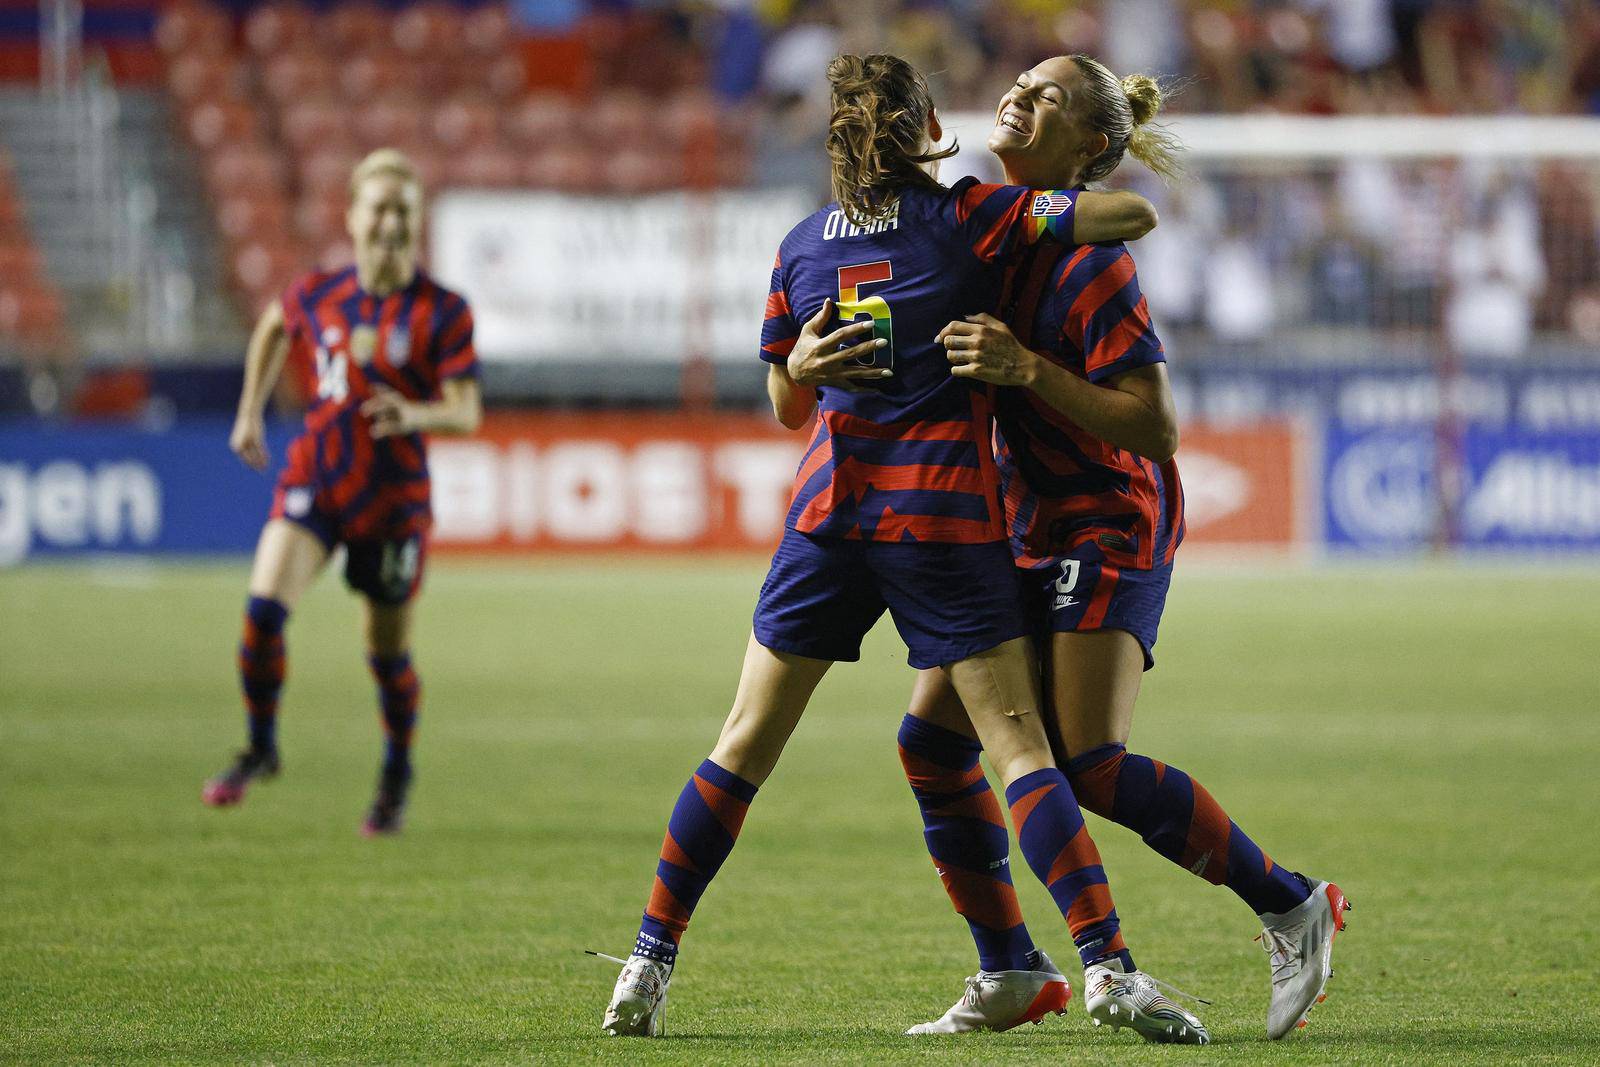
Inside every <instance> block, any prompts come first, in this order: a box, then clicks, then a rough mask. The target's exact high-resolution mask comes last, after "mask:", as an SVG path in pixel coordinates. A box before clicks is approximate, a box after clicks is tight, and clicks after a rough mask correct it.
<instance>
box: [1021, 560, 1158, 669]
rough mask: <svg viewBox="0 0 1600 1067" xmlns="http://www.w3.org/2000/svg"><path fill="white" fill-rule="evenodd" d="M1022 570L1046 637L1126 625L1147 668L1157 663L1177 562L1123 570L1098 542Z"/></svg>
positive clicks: (1033, 613)
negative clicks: (1160, 632) (1159, 635)
mask: <svg viewBox="0 0 1600 1067" xmlns="http://www.w3.org/2000/svg"><path fill="white" fill-rule="evenodd" d="M1018 574H1019V575H1020V576H1021V578H1022V583H1023V596H1024V597H1025V598H1026V601H1027V614H1028V618H1029V620H1031V622H1032V623H1033V626H1034V632H1035V633H1036V634H1038V635H1039V636H1040V637H1041V638H1044V637H1047V636H1048V635H1049V634H1052V633H1089V632H1092V631H1094V630H1126V631H1127V632H1128V633H1130V634H1132V635H1133V636H1134V639H1135V640H1137V641H1138V642H1139V647H1140V648H1141V649H1143V650H1144V669H1145V670H1149V669H1150V668H1151V667H1154V666H1155V665H1156V658H1155V647H1156V629H1157V628H1158V627H1159V626H1160V625H1161V612H1162V611H1163V610H1164V609H1165V608H1166V606H1167V589H1168V588H1169V587H1170V586H1171V585H1172V564H1170V563H1168V564H1166V565H1165V566H1161V567H1155V568H1153V569H1151V570H1137V569H1135V568H1131V567H1130V568H1126V569H1124V568H1121V567H1118V566H1117V565H1116V564H1114V563H1107V562H1106V560H1105V557H1104V555H1103V554H1102V553H1101V551H1100V549H1099V547H1098V546H1096V545H1094V544H1083V545H1080V546H1078V547H1077V548H1075V549H1073V550H1072V551H1071V552H1069V553H1067V554H1066V555H1063V556H1052V557H1051V558H1050V559H1049V560H1048V561H1046V562H1045V563H1042V564H1040V565H1039V566H1037V567H1033V568H1030V569H1027V570H1019V571H1018Z"/></svg>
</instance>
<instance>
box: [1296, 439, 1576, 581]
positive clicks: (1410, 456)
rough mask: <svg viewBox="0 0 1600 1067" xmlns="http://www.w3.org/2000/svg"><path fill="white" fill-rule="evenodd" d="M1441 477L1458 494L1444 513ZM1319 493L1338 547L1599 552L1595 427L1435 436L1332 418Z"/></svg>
mask: <svg viewBox="0 0 1600 1067" xmlns="http://www.w3.org/2000/svg"><path fill="white" fill-rule="evenodd" d="M1441 460H1444V461H1445V462H1441ZM1446 483H1454V484H1455V486H1456V492H1457V498H1456V501H1455V504H1454V506H1453V507H1452V508H1450V509H1448V511H1447V509H1446V507H1445V498H1444V495H1443V493H1442V491H1441V487H1442V485H1444V484H1446ZM1322 498H1323V529H1324V536H1325V539H1326V543H1327V544H1328V546H1329V547H1332V548H1336V549H1338V548H1342V549H1358V550H1363V551H1377V552H1407V551H1415V550H1418V549H1421V548H1423V547H1426V546H1428V545H1430V544H1433V543H1441V542H1442V543H1447V544H1451V545H1455V546H1458V547H1461V548H1469V549H1479V548H1488V549H1501V550H1513V551H1517V550H1520V551H1530V552H1540V551H1552V550H1554V551H1573V550H1581V551H1600V432H1596V431H1592V430H1591V431H1577V432H1574V431H1554V430H1552V431H1538V430H1531V429H1525V428H1521V427H1515V426H1513V427H1499V426H1483V425H1475V424H1474V425H1467V426H1465V427H1463V428H1462V429H1461V430H1460V433H1459V436H1458V437H1454V438H1444V439H1441V438H1440V437H1438V436H1437V435H1436V433H1435V431H1434V430H1433V429H1431V428H1428V427H1417V428H1409V429H1407V428H1401V429H1394V428H1376V429H1374V428H1370V427H1352V426H1350V425H1349V424H1347V423H1345V422H1343V421H1341V420H1338V419H1330V420H1328V421H1327V423H1326V431H1325V433H1324V436H1323V492H1322Z"/></svg>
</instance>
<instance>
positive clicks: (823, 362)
mask: <svg viewBox="0 0 1600 1067" xmlns="http://www.w3.org/2000/svg"><path fill="white" fill-rule="evenodd" d="M833 314H834V310H833V301H832V300H823V302H822V309H821V310H820V311H818V312H817V313H816V314H815V315H813V316H812V317H811V319H810V321H809V322H807V323H806V324H805V326H804V327H802V328H801V330H800V336H799V337H798V338H797V339H796V340H795V343H794V348H793V349H791V350H790V352H789V365H788V370H789V377H790V378H793V379H794V382H795V384H796V385H813V386H815V385H829V386H834V387H838V388H844V389H858V388H860V386H857V385H855V384H854V383H855V382H858V381H878V380H880V379H883V378H892V377H894V371H892V370H889V369H888V368H887V367H873V366H862V365H861V364H862V362H864V361H867V360H870V359H872V358H873V356H874V354H875V353H876V352H877V350H878V349H880V348H883V347H884V346H885V345H887V344H888V343H889V342H888V341H886V340H883V339H882V338H876V339H875V338H873V336H872V323H871V322H870V321H866V322H852V323H849V324H847V325H845V326H841V327H840V328H839V329H837V330H834V331H833V332H832V333H829V334H824V333H822V330H823V328H824V327H826V326H827V325H828V323H829V322H831V321H833ZM862 338H865V340H862ZM851 342H856V343H854V344H851ZM844 344H849V345H850V347H848V348H840V347H839V346H840V345H844Z"/></svg>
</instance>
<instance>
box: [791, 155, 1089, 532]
mask: <svg viewBox="0 0 1600 1067" xmlns="http://www.w3.org/2000/svg"><path fill="white" fill-rule="evenodd" d="M1075 214H1076V194H1069V193H1065V192H1059V191H1054V190H1051V191H1040V190H1033V189H1025V188H1021V187H1018V186H1003V185H982V184H979V183H978V182H977V181H976V180H974V179H971V178H966V179H963V180H962V181H960V182H958V183H957V184H956V185H955V186H953V187H951V188H948V189H946V188H943V187H936V188H934V187H930V188H923V187H918V188H907V189H905V190H904V191H903V192H902V193H901V194H900V197H899V203H898V205H897V208H896V210H895V212H894V214H893V215H891V216H890V217H889V218H888V219H886V220H884V221H882V222H878V223H874V224H872V225H869V226H866V227H858V226H855V225H852V224H851V223H850V222H849V221H848V220H847V219H846V218H845V215H844V213H843V212H842V211H841V210H840V209H839V206H838V205H837V204H830V205H828V206H827V207H825V208H823V209H822V210H820V211H818V212H816V213H815V214H813V215H811V216H810V217H809V218H806V219H805V220H803V221H802V222H801V223H800V224H799V225H797V226H795V227H794V229H793V230H791V231H790V232H789V235H788V236H787V237H786V238H784V240H783V243H782V244H781V245H780V246H779V249H778V257H777V262H776V263H775V264H774V265H773V269H772V287H771V295H770V296H769V297H768V299H767V315H766V322H765V325H764V326H763V328H762V331H761V358H762V359H764V360H766V361H767V362H769V363H779V364H781V363H784V362H785V361H786V359H787V357H788V355H789V353H790V351H792V350H793V348H794V344H795V339H796V337H797V336H798V335H799V333H800V324H801V323H803V322H806V321H807V320H809V319H810V318H811V317H812V316H814V315H815V314H816V313H817V312H818V311H819V310H820V309H821V307H822V304H823V301H824V300H826V299H830V298H831V299H832V300H833V301H834V302H835V303H836V304H837V307H838V311H837V316H838V317H837V318H836V320H835V321H834V322H833V323H832V324H831V325H829V326H828V327H827V329H826V330H825V331H824V332H829V331H831V330H833V329H836V328H838V327H839V326H841V325H843V324H844V323H847V322H850V321H853V320H863V319H871V321H872V322H873V324H874V330H873V333H874V336H876V337H878V338H881V339H883V340H885V341H887V342H888V344H887V346H886V347H884V348H882V349H879V350H878V353H877V355H876V356H875V357H874V363H875V365H876V366H881V367H889V368H891V369H893V371H894V377H892V378H887V379H883V380H881V381H879V380H873V381H867V382H862V383H860V384H861V385H862V386H863V388H862V389H860V390H847V389H838V388H832V387H822V388H819V389H818V391H817V394H818V395H817V409H818V417H817V421H816V428H815V430H814V432H813V433H812V436H811V440H810V442H809V444H808V445H807V446H806V451H805V455H804V458H803V459H802V460H801V462H800V468H799V470H798V472H797V473H796V475H795V484H794V495H793V499H792V501H791V503H790V507H789V513H788V519H787V524H788V526H789V528H791V529H794V530H797V531H799V532H801V533H807V534H813V535H816V536H823V537H840V538H852V539H863V540H875V541H941V542H955V543H965V544H982V543H987V542H993V541H1000V540H1004V539H1005V536H1006V529H1005V525H1004V517H1003V515H1002V513H1001V509H1000V505H999V480H998V473H997V471H996V470H995V467H994V453H993V446H992V440H991V434H990V424H989V418H990V415H991V413H992V407H991V398H990V393H991V390H990V389H989V387H987V386H985V385H984V384H982V383H979V382H974V381H972V380H970V379H966V378H957V377H953V376H952V375H951V374H950V363H949V360H948V359H947V358H946V354H945V350H944V347H943V346H942V345H939V344H937V343H935V341H934V338H935V336H936V335H937V334H938V332H939V331H940V330H941V329H943V328H944V326H945V325H946V324H947V323H949V322H950V321H951V320H952V319H960V318H961V317H962V316H965V315H971V314H976V313H978V312H993V311H994V310H995V309H996V307H997V306H998V301H999V297H1000V286H1001V280H1002V276H1003V273H1004V271H1003V267H1004V265H1005V264H1006V263H1007V262H1009V261H1010V260H1011V259H1012V258H1013V257H1014V256H1015V255H1017V254H1018V252H1019V251H1020V250H1022V249H1025V248H1028V247H1030V246H1032V245H1034V244H1035V243H1038V242H1041V241H1050V242H1070V241H1071V240H1072V224H1073V218H1074V215H1075Z"/></svg>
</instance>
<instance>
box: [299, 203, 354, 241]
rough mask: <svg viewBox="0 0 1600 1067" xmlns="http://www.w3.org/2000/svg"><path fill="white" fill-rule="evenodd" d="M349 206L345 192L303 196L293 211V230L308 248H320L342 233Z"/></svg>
mask: <svg viewBox="0 0 1600 1067" xmlns="http://www.w3.org/2000/svg"><path fill="white" fill-rule="evenodd" d="M349 206H350V197H349V194H348V193H347V192H342V191H341V192H340V193H338V194H337V195H331V194H324V195H319V196H304V197H301V198H300V202H299V203H298V204H296V205H295V209H294V229H295V233H296V234H298V235H299V237H300V239H301V240H302V241H304V242H305V243H306V246H307V247H310V248H321V247H322V246H323V245H325V244H327V243H328V242H329V241H332V240H334V239H335V238H336V237H337V236H338V235H339V234H341V233H343V232H344V216H345V212H346V210H348V208H349Z"/></svg>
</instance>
